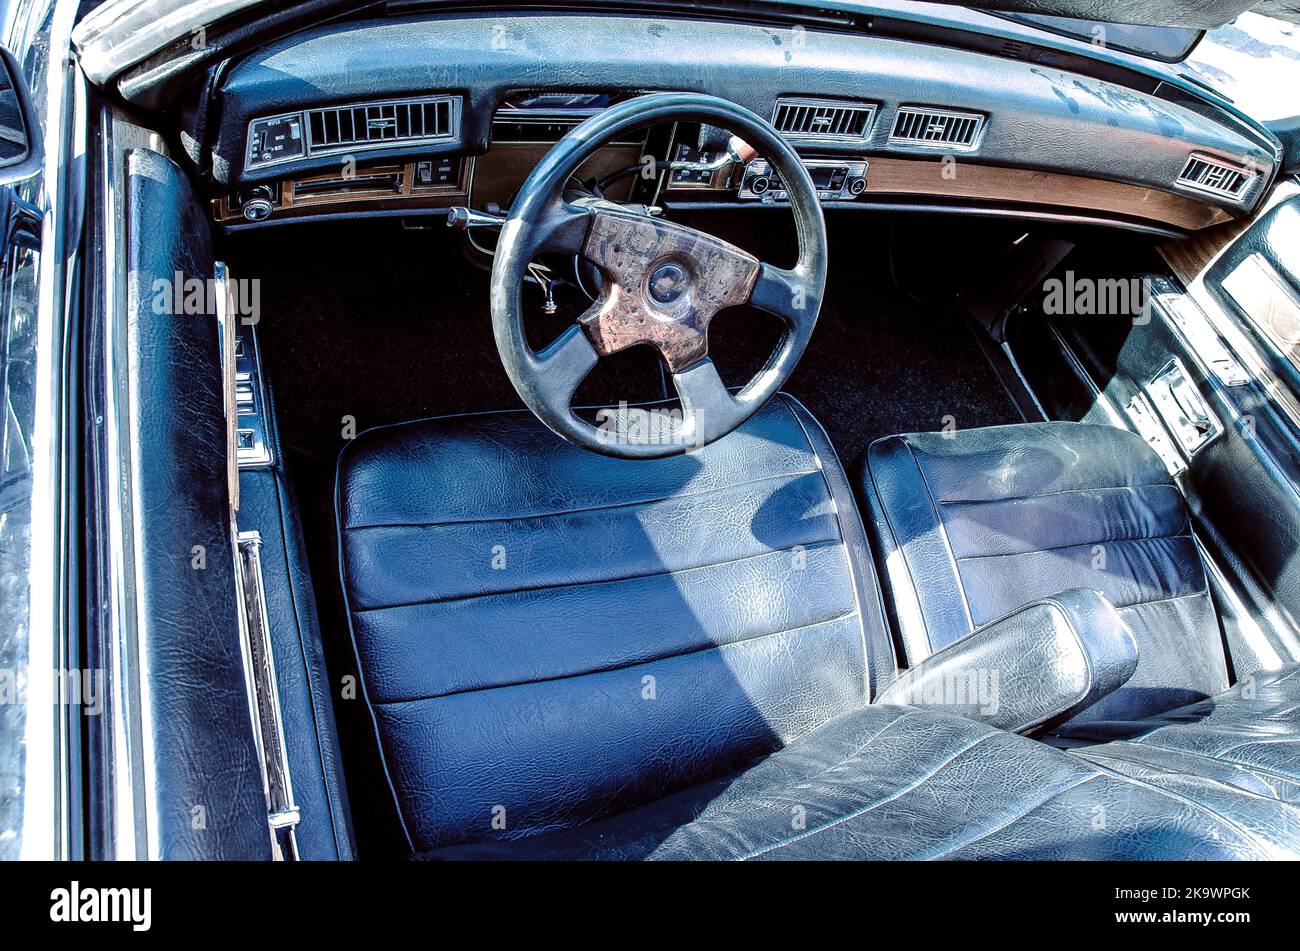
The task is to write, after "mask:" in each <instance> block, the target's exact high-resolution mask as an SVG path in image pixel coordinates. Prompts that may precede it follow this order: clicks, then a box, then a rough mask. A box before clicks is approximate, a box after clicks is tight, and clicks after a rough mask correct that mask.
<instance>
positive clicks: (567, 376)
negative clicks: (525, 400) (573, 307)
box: [532, 324, 600, 414]
mask: <svg viewBox="0 0 1300 951" xmlns="http://www.w3.org/2000/svg"><path fill="white" fill-rule="evenodd" d="M598 359H600V358H599V356H598V355H597V354H596V351H595V349H594V348H593V347H592V345H591V342H590V341H589V340H587V336H586V334H584V333H583V332H582V329H581V328H580V327H578V326H577V325H576V324H575V325H573V326H571V327H569V328H568V329H567V330H565V331H564V333H562V334H560V336H559V337H557V338H556V339H555V341H554V342H552V343H551V344H550V346H548V347H547V348H546V349H545V350H543V351H541V352H540V353H538V354H537V355H536V356H535V357H534V358H533V374H532V381H533V393H534V395H535V396H536V397H537V399H539V400H540V401H541V402H542V403H544V404H545V405H546V406H547V407H548V408H550V409H551V410H552V411H553V412H556V413H565V414H568V413H570V412H571V410H570V406H571V405H572V403H573V394H574V393H575V392H577V389H578V387H579V386H580V385H581V384H582V381H583V380H585V379H586V378H587V374H588V373H590V372H591V370H592V367H594V366H595V365H596V361H597V360H598Z"/></svg>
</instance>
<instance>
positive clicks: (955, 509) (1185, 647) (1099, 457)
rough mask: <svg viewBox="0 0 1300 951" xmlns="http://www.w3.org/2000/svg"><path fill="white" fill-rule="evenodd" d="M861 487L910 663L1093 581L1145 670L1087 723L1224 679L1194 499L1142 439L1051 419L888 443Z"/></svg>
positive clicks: (1138, 713)
mask: <svg viewBox="0 0 1300 951" xmlns="http://www.w3.org/2000/svg"><path fill="white" fill-rule="evenodd" d="M862 484H863V492H864V498H865V504H866V508H867V511H868V524H869V526H870V529H871V532H872V534H873V540H874V541H875V542H876V549H877V553H878V555H879V557H880V559H881V564H882V565H883V566H884V571H883V581H884V584H885V589H886V593H887V594H888V596H889V602H890V605H891V610H892V613H893V615H894V622H895V625H896V629H897V630H898V632H899V635H900V640H901V642H902V646H903V649H904V653H905V655H906V658H907V662H908V663H916V662H917V661H919V660H921V659H923V658H925V657H927V656H929V654H930V653H931V652H933V651H936V650H939V649H940V648H942V647H945V646H946V645H948V644H951V643H953V642H954V641H956V640H958V639H960V638H962V637H965V636H966V635H967V634H969V633H970V632H971V631H972V630H973V629H974V628H975V627H977V626H979V625H982V624H987V623H989V622H990V621H994V620H997V619H998V618H1000V617H1002V616H1004V615H1006V614H1009V613H1010V612H1012V611H1014V610H1016V609H1017V608H1020V607H1022V606H1023V605H1025V604H1028V603H1030V602H1032V601H1037V600H1039V599H1041V598H1046V597H1051V596H1052V595H1055V594H1057V593H1059V592H1061V591H1065V590H1067V589H1071V588H1091V589H1094V590H1097V591H1100V592H1101V593H1102V594H1104V595H1106V597H1107V598H1109V599H1110V601H1111V603H1112V604H1114V605H1115V607H1116V608H1117V609H1118V611H1119V614H1120V616H1121V617H1122V618H1123V619H1124V621H1125V622H1126V623H1127V624H1128V625H1129V627H1130V628H1131V629H1132V631H1133V634H1134V636H1135V638H1136V640H1137V645H1138V668H1137V671H1136V673H1134V675H1133V677H1132V678H1131V679H1130V680H1129V681H1128V682H1127V683H1126V684H1125V685H1124V686H1123V687H1121V688H1120V689H1118V690H1116V691H1115V692H1114V693H1112V694H1111V695H1110V696H1108V697H1106V698H1104V699H1102V700H1101V701H1100V702H1098V703H1097V704H1095V705H1094V706H1092V707H1090V708H1089V709H1087V710H1086V711H1084V712H1083V713H1082V714H1080V716H1079V718H1078V719H1079V720H1102V719H1132V718H1136V717H1142V716H1147V715H1149V714H1152V713H1158V712H1161V711H1163V710H1169V709H1172V708H1174V707H1178V706H1182V705H1183V704H1186V703H1192V702H1194V701H1197V700H1200V699H1202V698H1204V697H1206V696H1209V695H1212V694H1215V693H1218V692H1219V691H1221V690H1223V689H1225V688H1226V687H1227V685H1228V682H1227V667H1226V661H1225V658H1224V650H1223V642H1222V639H1221V636H1220V632H1219V627H1218V622H1217V618H1216V616H1215V613H1214V607H1213V605H1212V604H1211V601H1210V595H1209V590H1208V585H1207V582H1206V576H1205V566H1204V564H1203V563H1202V561H1201V556H1200V553H1199V551H1198V550H1197V547H1196V542H1195V540H1194V539H1193V537H1192V533H1191V522H1190V519H1189V517H1188V512H1187V506H1186V503H1185V502H1184V500H1183V496H1182V493H1181V492H1179V490H1178V487H1177V486H1176V485H1175V484H1174V482H1173V480H1172V479H1171V478H1170V476H1169V473H1168V471H1167V470H1166V469H1165V467H1164V464H1163V463H1162V462H1161V461H1160V458H1159V456H1157V455H1156V453H1155V452H1154V450H1152V449H1151V447H1150V446H1148V445H1147V444H1146V442H1145V441H1144V440H1143V439H1142V438H1141V437H1140V436H1138V435H1137V434H1135V433H1131V432H1128V431H1126V430H1122V429H1117V428H1114V427H1111V426H1095V425H1090V424H1083V423H1067V422H1055V423H1029V424H1020V425H1014V426H992V427H988V428H984V429H970V430H958V431H955V432H951V433H912V434H908V435H902V436H889V437H887V438H885V439H881V440H877V441H876V442H875V443H873V444H872V445H871V447H870V449H869V450H868V451H867V460H866V465H865V469H864V472H863V478H862Z"/></svg>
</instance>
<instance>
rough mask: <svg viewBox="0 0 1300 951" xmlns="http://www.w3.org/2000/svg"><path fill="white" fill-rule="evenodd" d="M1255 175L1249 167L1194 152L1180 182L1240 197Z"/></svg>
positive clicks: (1188, 185) (1216, 192)
mask: <svg viewBox="0 0 1300 951" xmlns="http://www.w3.org/2000/svg"><path fill="white" fill-rule="evenodd" d="M1254 177H1255V176H1254V173H1252V172H1250V171H1248V170H1247V169H1244V168H1240V167H1238V166H1236V165H1229V164H1228V163H1227V162H1222V161H1220V160H1218V159H1212V158H1210V157H1209V156H1208V155H1198V154H1195V153H1193V154H1192V155H1191V156H1190V157H1189V158H1188V159H1187V164H1186V165H1184V166H1183V171H1182V174H1181V175H1179V176H1178V183H1179V184H1180V185H1186V186H1187V187H1188V188H1196V189H1199V190H1200V191H1206V192H1211V193H1213V194H1215V195H1223V196H1224V197H1226V198H1240V197H1241V194H1242V192H1244V191H1245V190H1246V186H1247V185H1249V184H1250V181H1251V179H1253V178H1254Z"/></svg>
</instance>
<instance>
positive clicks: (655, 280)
mask: <svg viewBox="0 0 1300 951" xmlns="http://www.w3.org/2000/svg"><path fill="white" fill-rule="evenodd" d="M690 286H691V276H690V274H689V273H688V272H687V270H686V268H684V267H682V266H681V265H680V264H678V263H676V262H675V261H669V262H667V263H665V264H661V265H659V266H658V267H657V268H655V269H654V270H653V271H651V272H650V278H649V280H648V281H647V283H646V294H647V295H648V296H649V298H650V299H651V300H652V301H654V302H655V303H656V304H659V305H661V306H663V307H672V306H673V305H674V304H676V303H677V302H678V301H680V300H681V299H682V297H683V296H685V294H686V292H687V290H689V289H690Z"/></svg>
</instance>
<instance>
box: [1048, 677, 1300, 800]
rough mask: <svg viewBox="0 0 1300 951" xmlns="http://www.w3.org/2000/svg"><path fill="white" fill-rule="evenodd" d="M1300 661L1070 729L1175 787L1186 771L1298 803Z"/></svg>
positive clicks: (1093, 749)
mask: <svg viewBox="0 0 1300 951" xmlns="http://www.w3.org/2000/svg"><path fill="white" fill-rule="evenodd" d="M1297 724H1300V665H1297V664H1292V665H1290V666H1288V667H1284V668H1282V669H1280V670H1274V671H1265V672H1260V673H1254V674H1251V675H1250V676H1248V677H1246V678H1244V679H1243V680H1242V681H1241V682H1240V683H1238V684H1236V685H1235V686H1233V688H1232V689H1231V690H1229V691H1226V692H1225V693H1222V694H1220V695H1218V696H1216V697H1212V698H1210V699H1208V700H1202V701H1201V702H1199V703H1195V704H1191V705H1189V706H1186V707H1182V708H1180V709H1178V710H1174V711H1171V712H1168V713H1164V714H1161V715H1159V716H1155V717H1150V718H1147V719H1144V720H1136V721H1128V722H1126V721H1114V720H1107V721H1101V722H1097V723H1087V724H1080V725H1078V726H1076V727H1074V728H1072V729H1070V730H1067V731H1064V733H1063V735H1064V736H1067V737H1072V738H1077V739H1082V740H1087V741H1089V742H1097V741H1107V742H1103V743H1100V744H1099V745H1096V746H1088V747H1085V748H1082V749H1080V750H1078V752H1079V754H1080V755H1081V756H1085V757H1087V758H1088V759H1091V760H1092V761H1093V762H1096V763H1099V764H1101V765H1104V766H1106V767H1108V768H1109V769H1111V770H1112V771H1114V772H1120V773H1125V774H1127V775H1130V776H1133V777H1134V778H1136V779H1140V780H1142V781H1144V782H1148V783H1152V784H1154V785H1160V786H1167V787H1169V788H1170V789H1171V791H1175V792H1176V791H1177V790H1178V789H1179V788H1182V787H1184V786H1185V785H1186V784H1187V783H1188V782H1191V781H1193V780H1189V778H1188V777H1196V780H1194V781H1195V782H1198V783H1201V784H1208V783H1214V784H1217V785H1219V786H1229V787H1233V788H1234V789H1240V790H1245V791H1246V792H1249V793H1251V794H1253V795H1256V796H1262V797H1264V798H1267V799H1276V800H1279V801H1280V802H1287V803H1290V804H1291V805H1293V806H1300V728H1298V727H1297Z"/></svg>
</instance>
